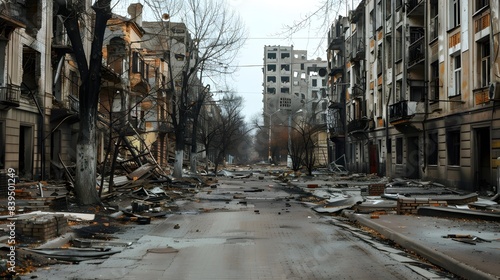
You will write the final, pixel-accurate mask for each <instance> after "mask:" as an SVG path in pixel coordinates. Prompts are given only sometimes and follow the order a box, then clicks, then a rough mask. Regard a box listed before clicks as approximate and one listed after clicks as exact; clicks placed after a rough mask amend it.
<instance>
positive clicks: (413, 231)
mask: <svg viewBox="0 0 500 280" xmlns="http://www.w3.org/2000/svg"><path fill="white" fill-rule="evenodd" d="M257 178H259V179H257ZM261 178H263V176H261V175H256V174H254V175H253V176H252V177H251V178H247V179H231V180H229V179H227V180H225V179H222V180H220V183H219V184H218V187H217V188H214V189H211V188H209V187H208V188H204V189H200V190H199V191H197V193H196V194H195V195H194V196H193V197H192V198H189V199H177V200H176V201H175V203H176V204H177V205H178V206H179V209H180V210H179V211H177V212H174V213H171V214H169V215H168V216H167V217H166V218H164V219H153V220H152V223H151V224H150V225H143V226H139V225H124V226H123V229H122V231H121V232H119V233H118V234H117V235H115V236H116V238H117V239H116V240H114V241H115V242H117V243H121V244H133V245H132V246H123V247H122V248H121V250H123V251H122V252H121V253H118V254H115V255H113V256H111V257H109V258H108V259H105V260H92V261H86V262H81V263H80V264H78V265H55V266H50V267H48V268H43V269H39V270H38V271H37V272H34V273H31V274H29V275H27V277H38V279H138V278H142V279H333V278H332V275H336V277H334V278H335V279H367V278H370V279H382V278H383V279H390V278H391V277H392V278H395V279H454V277H453V276H452V277H450V276H449V275H446V276H442V275H439V273H438V274H434V273H433V272H422V273H421V274H420V275H416V276H413V274H412V273H413V272H415V271H418V270H419V269H418V268H416V267H411V266H410V265H407V266H406V268H405V267H402V268H400V267H399V266H398V265H399V264H400V263H401V261H396V260H398V259H399V258H403V257H401V254H400V253H398V254H394V253H393V252H392V249H387V251H388V252H391V256H393V257H394V256H395V257H394V258H393V260H392V261H390V260H387V259H386V258H385V257H386V255H385V254H384V253H373V254H375V255H374V256H373V259H368V260H366V263H364V261H360V263H356V261H358V260H357V256H356V255H352V249H353V248H358V249H360V250H362V251H366V250H369V249H367V248H366V247H363V246H364V245H361V244H359V240H357V241H356V240H353V239H351V237H350V236H347V235H346V234H345V233H344V234H339V233H338V231H337V230H336V229H334V228H332V226H331V223H327V222H326V221H333V222H332V223H333V224H334V225H335V224H337V225H339V220H336V218H340V220H342V219H343V217H347V218H348V219H349V220H351V222H355V225H358V226H359V225H360V226H362V227H366V228H369V229H371V230H373V231H375V232H378V233H379V234H380V235H382V236H383V237H384V238H386V239H389V240H391V241H393V242H394V243H396V244H398V245H399V246H401V247H402V248H404V249H405V250H407V251H408V252H409V253H412V254H413V253H414V254H417V255H419V256H420V257H423V258H425V259H426V260H428V261H430V262H431V263H432V264H434V265H436V266H439V267H442V268H444V269H446V270H447V271H449V272H451V273H453V274H455V275H456V276H458V277H460V278H461V279H462V278H463V279H497V280H498V279H500V266H499V265H498V260H500V223H499V222H498V221H487V220H481V219H480V218H479V219H477V218H476V219H467V218H456V217H455V218H441V217H433V216H421V215H396V214H395V213H394V212H393V211H387V212H383V211H382V212H380V211H378V212H379V213H377V215H371V214H369V213H368V214H360V213H357V212H355V211H354V210H343V211H342V212H339V213H334V214H332V215H333V216H331V215H330V214H329V213H316V212H315V211H313V210H312V209H311V208H314V207H318V204H317V202H304V201H300V200H297V198H298V197H300V196H304V195H308V194H311V193H313V190H318V189H321V188H325V189H328V188H334V189H335V190H344V191H345V192H346V193H347V194H356V195H359V193H360V192H363V191H365V190H364V188H365V187H366V186H367V185H368V184H380V183H384V179H383V178H375V177H373V178H369V179H367V180H363V178H360V180H356V179H354V180H350V179H331V178H326V179H325V178H320V177H311V178H291V179H290V180H289V181H288V182H286V183H285V182H283V181H278V180H272V181H271V180H270V179H273V177H267V176H266V180H262V179H261ZM339 185H341V187H339ZM310 186H314V188H317V187H319V188H318V189H310V188H309V187H310ZM270 194H272V195H270ZM319 205H321V204H319ZM377 205H382V206H381V208H382V209H384V208H386V209H391V208H394V206H395V202H394V201H393V200H380V203H379V202H378V201H377ZM384 205H385V206H384ZM358 206H360V207H359V208H361V206H362V204H361V205H358ZM370 207H372V206H368V208H370ZM290 208H293V210H294V211H291V209H290ZM263 209H267V210H264V211H262V210H263ZM373 211H375V210H373ZM365 213H366V212H365ZM339 226H340V225H339ZM340 227H344V225H342V226H340ZM346 227H347V226H346ZM299 229H300V230H299ZM304 229H308V230H307V231H305V232H303V230H304ZM332 232H334V233H335V234H333V235H332ZM297 234H298V235H297ZM300 234H305V235H311V236H312V237H311V236H309V237H311V238H312V240H313V241H314V240H315V242H319V243H317V244H316V243H315V244H314V245H313V246H311V245H310V244H309V245H305V244H301V242H304V238H301V236H300ZM325 236H326V237H325ZM333 236H336V237H333ZM463 237H469V238H463ZM68 238H69V237H67V236H66V241H67V239H68ZM270 238H275V239H273V240H274V241H273V242H270V241H269V239H270ZM346 239H347V240H349V242H350V243H348V244H347V245H343V246H346V247H345V248H342V247H336V246H338V244H339V241H344V240H346ZM306 240H307V238H306ZM61 242H62V243H64V238H62V240H61V241H60V243H61ZM277 244H278V245H277ZM279 244H281V245H279ZM286 244H295V245H294V246H286ZM359 246H361V247H359ZM196 248H198V249H196ZM200 248H201V249H200ZM153 249H155V250H156V251H153ZM382 251H383V250H382ZM290 256H293V258H290ZM311 256H312V257H311ZM220 259H224V260H226V262H224V265H222V264H221V262H219V261H217V260H220ZM394 261H396V263H398V264H396V263H394ZM349 262H351V264H350V263H349ZM407 262H408V263H413V262H415V261H407ZM352 263H356V265H357V267H362V266H363V265H364V266H366V267H370V269H368V270H367V271H362V269H361V271H350V270H349V269H348V268H349V266H350V265H351V266H352ZM226 264H227V266H226ZM193 265H194V266H193ZM332 265H335V266H337V265H338V266H339V267H336V268H332ZM374 266H382V267H390V269H389V270H387V271H384V270H382V271H379V270H377V269H375V268H373V267H374ZM396 267H397V268H396ZM408 267H410V269H409V270H407V268H408ZM384 273H385V274H387V275H384ZM426 273H428V274H426ZM61 275H64V276H61ZM145 275H147V277H145ZM377 275H378V276H380V277H378V276H377ZM23 277H25V276H23ZM61 277H62V278H61ZM23 279H24V278H23Z"/></svg>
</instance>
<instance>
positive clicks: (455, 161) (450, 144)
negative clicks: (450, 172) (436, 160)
mask: <svg viewBox="0 0 500 280" xmlns="http://www.w3.org/2000/svg"><path fill="white" fill-rule="evenodd" d="M446 148H447V151H448V165H453V166H460V130H451V131H448V132H447V133H446Z"/></svg>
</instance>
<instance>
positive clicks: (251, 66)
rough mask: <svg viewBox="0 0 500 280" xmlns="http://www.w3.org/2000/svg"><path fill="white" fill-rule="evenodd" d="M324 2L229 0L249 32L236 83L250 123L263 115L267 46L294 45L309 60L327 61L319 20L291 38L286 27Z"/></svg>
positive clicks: (241, 54)
mask: <svg viewBox="0 0 500 280" xmlns="http://www.w3.org/2000/svg"><path fill="white" fill-rule="evenodd" d="M322 2H324V0H309V1H304V0H254V1H244V0H230V1H229V3H230V5H232V7H234V9H235V10H236V11H238V13H239V14H240V16H241V20H242V21H243V22H244V24H245V26H246V27H247V29H248V36H249V38H248V39H247V42H246V45H245V47H244V48H243V50H241V53H240V56H239V59H238V62H239V65H240V67H239V71H238V72H237V73H236V74H235V76H234V78H233V80H234V83H235V88H236V89H237V90H238V94H239V95H241V96H243V98H244V100H245V107H244V109H243V112H242V113H243V114H244V115H245V118H246V120H250V119H251V118H252V117H253V116H255V115H256V114H259V115H261V114H262V109H263V106H262V90H263V86H262V81H263V80H262V79H263V74H262V64H263V57H264V46H265V45H281V46H290V45H293V46H294V49H299V50H307V51H308V52H307V54H308V58H311V59H313V58H317V57H321V58H323V59H326V51H325V49H326V48H325V47H326V40H323V42H321V39H320V37H322V36H326V33H325V34H323V33H322V32H321V33H318V24H317V23H318V22H319V20H318V19H315V20H313V22H312V24H311V25H310V26H308V28H305V29H304V30H302V31H301V32H300V33H297V34H295V35H293V36H292V37H291V38H288V37H287V35H286V34H280V33H283V32H284V26H285V25H293V24H294V22H295V21H300V20H302V19H304V18H305V17H306V16H307V15H308V14H310V13H312V12H313V11H315V10H317V8H318V6H319V4H320V3H322Z"/></svg>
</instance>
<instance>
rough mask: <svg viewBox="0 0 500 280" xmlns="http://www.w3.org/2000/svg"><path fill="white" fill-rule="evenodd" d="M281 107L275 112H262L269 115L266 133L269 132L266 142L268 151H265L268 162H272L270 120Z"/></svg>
mask: <svg viewBox="0 0 500 280" xmlns="http://www.w3.org/2000/svg"><path fill="white" fill-rule="evenodd" d="M280 110H281V109H278V110H277V111H276V112H274V113H271V114H269V113H266V112H264V114H266V115H268V116H269V128H268V134H269V142H268V151H267V156H268V161H269V163H271V162H272V157H271V125H272V122H271V118H272V116H273V115H274V114H276V113H278V112H279V111H280Z"/></svg>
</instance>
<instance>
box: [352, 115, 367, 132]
mask: <svg viewBox="0 0 500 280" xmlns="http://www.w3.org/2000/svg"><path fill="white" fill-rule="evenodd" d="M368 127H369V120H368V118H366V117H364V118H361V119H357V120H352V121H350V122H349V123H348V124H347V132H348V133H349V134H355V133H359V132H365V131H366V130H368Z"/></svg>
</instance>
